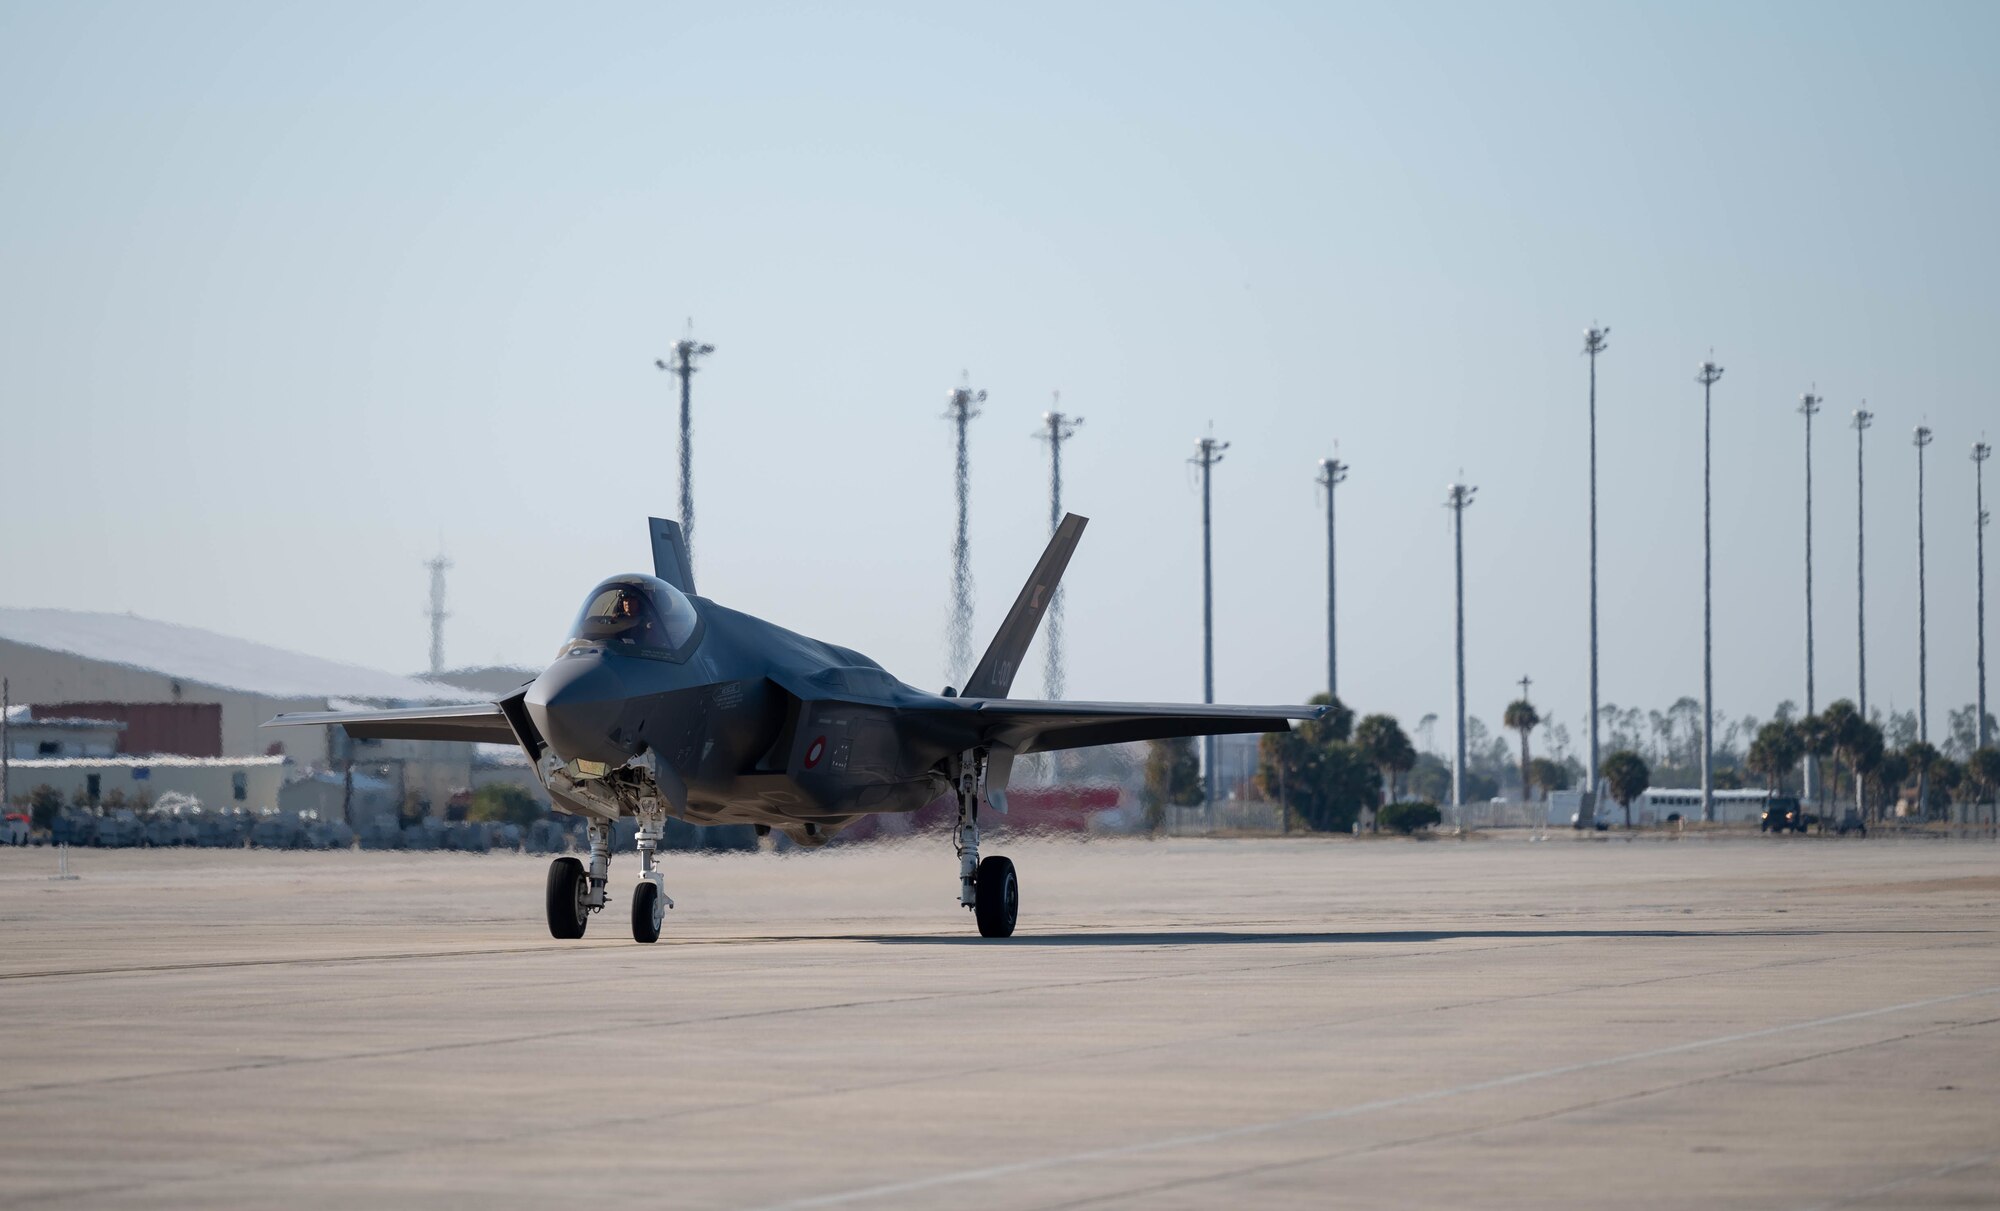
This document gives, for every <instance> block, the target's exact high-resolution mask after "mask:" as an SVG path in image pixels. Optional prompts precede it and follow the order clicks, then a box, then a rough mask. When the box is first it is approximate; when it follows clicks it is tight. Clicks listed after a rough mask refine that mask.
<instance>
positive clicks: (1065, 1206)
mask: <svg viewBox="0 0 2000 1211" xmlns="http://www.w3.org/2000/svg"><path fill="white" fill-rule="evenodd" d="M1996 1022H2000V1018H1980V1019H1977V1020H1975V1021H1969V1022H1947V1023H1945V1024H1943V1025H1940V1026H1933V1027H1930V1028H1929V1029H1927V1030H1912V1031H1909V1032H1907V1033H1904V1034H1898V1035H1891V1036H1889V1037H1888V1038H1883V1039H1870V1040H1869V1041H1867V1042H1865V1043H1856V1044H1854V1045H1853V1046H1850V1047H1834V1048H1830V1049H1828V1050H1826V1051H1814V1052H1809V1053H1808V1054H1806V1055H1795V1056H1790V1057H1788V1058H1786V1059H1782V1060H1772V1061H1771V1062H1769V1063H1767V1064H1752V1065H1750V1066H1749V1067H1746V1068H1732V1069H1730V1070H1729V1071H1727V1072H1711V1073H1705V1074H1703V1075H1701V1076H1697V1077H1689V1078H1688V1079H1687V1080H1684V1081H1672V1082H1669V1083H1667V1084H1665V1085H1655V1086H1653V1087H1651V1088H1648V1089H1634V1090H1632V1091H1631V1092H1629V1093H1619V1094H1613V1095H1610V1096H1608V1097H1600V1098H1592V1099H1590V1100H1588V1101H1582V1102H1574V1103H1571V1104H1570V1105H1566V1106H1557V1107H1554V1108H1552V1109H1549V1110H1542V1111H1537V1112H1535V1113H1533V1114H1521V1115H1515V1116H1514V1117H1512V1118H1506V1119H1500V1120H1497V1121H1495V1122H1491V1123H1481V1124H1480V1125H1479V1126H1476V1127H1459V1128H1454V1129H1452V1130H1449V1131H1433V1132H1430V1133H1428V1134H1425V1135H1412V1136H1406V1137H1404V1138H1402V1139H1393V1140H1383V1141H1382V1142H1381V1143H1377V1144H1364V1145H1362V1146H1361V1147H1359V1148H1342V1149H1336V1150H1335V1151H1332V1152H1321V1153H1316V1154H1314V1155H1311V1156H1299V1157H1292V1158H1290V1159H1288V1160H1282V1161H1269V1162H1266V1163H1264V1164H1261V1165H1244V1166H1241V1167H1239V1168H1235V1169H1226V1170H1220V1171H1217V1172H1214V1173H1204V1174H1201V1175H1200V1176H1198V1177H1183V1178H1176V1179H1173V1180H1171V1181H1164V1182H1156V1183H1153V1184H1152V1185H1148V1186H1140V1187H1136V1188H1133V1189H1129V1190H1116V1191H1111V1192H1108V1193H1105V1194H1099V1195H1093V1196H1091V1197H1088V1198H1081V1199H1075V1200H1073V1201H1069V1202H1062V1203H1048V1204H1045V1205H1043V1206H1042V1207H1041V1208H1040V1209H1039V1211H1077V1209H1078V1208H1081V1207H1091V1206H1101V1205H1104V1204H1108V1203H1115V1202H1119V1201H1121V1200H1124V1199H1130V1198H1138V1197H1142V1196H1145V1195H1149V1194H1159V1193H1162V1192H1164V1191H1167V1190H1179V1189H1186V1188H1188V1187H1192V1186H1202V1185H1208V1184H1210V1183H1213V1182H1219V1181H1228V1180H1230V1179H1232V1178H1239V1177H1248V1176H1250V1175H1252V1174H1260V1173H1276V1172H1279V1171H1280V1170H1284V1169H1299V1168H1303V1167H1305V1166H1307V1165H1315V1164H1323V1163H1325V1162H1328V1161H1339V1160H1347V1159H1349V1158H1350V1157H1356V1156H1369V1155H1373V1154H1375V1153H1378V1152H1393V1151H1395V1150H1396V1149H1398V1148H1410V1147H1415V1146H1418V1145H1422V1144H1435V1143H1439V1142H1442V1141H1444V1140H1458V1139H1470V1138H1472V1137H1473V1136H1477V1135H1485V1134H1487V1133H1489V1132H1493V1131H1503V1130H1505V1129H1507V1128H1509V1127H1519V1126H1522V1125H1524V1124H1527V1123H1540V1122H1547V1121H1549V1120H1551V1119H1559V1118H1563V1117H1565V1116H1567V1115H1572V1114H1580V1113H1583V1112H1585V1111H1591V1110H1602V1109H1604V1108H1605V1107H1607V1106H1617V1105H1622V1104H1624V1103H1626V1102H1636V1101H1641V1100H1643V1099H1645V1098H1649V1097H1658V1096H1659V1095H1661V1094H1663V1093H1674V1092H1676V1091H1679V1090H1682V1089H1692V1088H1694V1087H1696V1086H1699V1085H1711V1084H1714V1083H1716V1082H1718V1081H1729V1080H1735V1079H1736V1078H1738V1077H1745V1076H1755V1075H1757V1074H1758V1073H1760V1072H1772V1071H1775V1070H1777V1069H1779V1068H1791V1067H1794V1066H1796V1065H1799V1064H1810V1063H1812V1062H1813V1061H1815V1060H1824V1059H1831V1058H1832V1057H1834V1056H1838V1055H1851V1054H1853V1053H1854V1052H1857V1051H1867V1050H1869V1049H1870V1048H1874V1047H1886V1046H1889V1045H1890V1044H1892V1043H1903V1042H1908V1041H1909V1040H1911V1039H1921V1038H1928V1037H1930V1036H1932V1035H1938V1034H1949V1033H1951V1032H1952V1031H1955V1030H1970V1029H1973V1028H1975V1027H1979V1026H1991V1025H1993V1024H1994V1023H1996ZM1985 1155H1986V1157H1988V1158H1990V1157H1992V1156H1994V1155H2000V1154H1995V1153H1987V1154H1985ZM1978 1159H1980V1158H1975V1159H1974V1160H1972V1161H1968V1162H1967V1163H1965V1164H1958V1163H1956V1162H1954V1163H1953V1165H1950V1166H1946V1167H1945V1168H1944V1169H1940V1170H1932V1171H1928V1172H1925V1173H1921V1174H1917V1175H1915V1176H1912V1177H1906V1178H1902V1179H1899V1180H1897V1181H1894V1182H1890V1183H1889V1184H1887V1185H1886V1186H1880V1187H1876V1188H1874V1189H1871V1190H1864V1191H1861V1192H1859V1193H1856V1194H1851V1195H1846V1196H1843V1197H1842V1198H1840V1199H1837V1200H1835V1201H1834V1202H1830V1203H1822V1204H1820V1207H1821V1208H1824V1207H1837V1206H1840V1205H1841V1204H1842V1203H1844V1202H1853V1201H1857V1200H1859V1199H1862V1198H1865V1197H1868V1196H1869V1195H1870V1194H1875V1193H1880V1192H1882V1191H1883V1190H1890V1189H1894V1188H1896V1187H1898V1186H1902V1185H1907V1184H1909V1183H1910V1182H1915V1181H1921V1180H1923V1179H1925V1178H1927V1177H1934V1176H1940V1175H1942V1174H1943V1173H1946V1172H1950V1171H1952V1170H1953V1169H1956V1168H1969V1167H1971V1165H1972V1164H1976V1163H1977V1160H1978ZM1814 1211H1819V1209H1818V1208H1815V1209H1814Z"/></svg>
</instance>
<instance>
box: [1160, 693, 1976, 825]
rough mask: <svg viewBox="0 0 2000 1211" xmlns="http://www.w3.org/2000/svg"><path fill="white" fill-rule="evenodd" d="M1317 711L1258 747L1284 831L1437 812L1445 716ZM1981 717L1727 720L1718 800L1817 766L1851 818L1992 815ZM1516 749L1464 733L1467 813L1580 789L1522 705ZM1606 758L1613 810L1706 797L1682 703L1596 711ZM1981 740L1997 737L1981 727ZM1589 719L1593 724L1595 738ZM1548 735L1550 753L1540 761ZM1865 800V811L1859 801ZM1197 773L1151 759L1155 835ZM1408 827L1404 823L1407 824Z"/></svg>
mask: <svg viewBox="0 0 2000 1211" xmlns="http://www.w3.org/2000/svg"><path fill="white" fill-rule="evenodd" d="M1309 701H1310V702H1311V703H1312V704H1314V705H1323V706H1330V707H1332V708H1333V709H1331V710H1329V711H1328V712H1327V713H1326V715H1325V716H1324V717H1322V718H1320V719H1317V720H1312V721H1309V722H1306V723H1302V724H1300V725H1298V726H1297V727H1294V728H1292V729H1290V730H1289V731H1284V732H1273V733H1270V734H1267V735H1265V736H1263V737H1262V738H1261V739H1260V740H1259V743H1258V768H1257V774H1256V777H1255V786H1256V789H1257V791H1258V793H1259V794H1261V795H1263V796H1265V797H1266V798H1268V799H1270V800H1272V801H1274V802H1278V803H1281V804H1283V807H1284V810H1285V811H1286V812H1287V813H1288V815H1289V818H1291V819H1293V820H1296V821H1297V822H1299V823H1300V824H1301V825H1303V826H1305V827H1307V828H1312V829H1316V830H1320V831H1327V832H1346V831H1349V830H1351V829H1353V828H1354V827H1355V825H1356V824H1357V823H1359V824H1361V825H1362V826H1363V827H1364V828H1366V827H1374V826H1376V825H1377V824H1379V823H1384V820H1383V819H1382V817H1381V815H1380V813H1382V812H1384V810H1385V809H1386V808H1388V807H1390V806H1391V805H1394V804H1397V803H1399V802H1410V803H1423V804H1430V805H1435V804H1438V803H1444V802H1447V801H1449V800H1450V798H1451V764H1450V761H1449V758H1448V757H1447V756H1446V754H1444V753H1442V752H1440V751H1438V750H1437V748H1436V746H1435V738H1436V730H1437V723H1438V717H1437V716H1436V715H1435V714H1426V715H1424V716H1423V717H1422V718H1421V719H1420V720H1419V721H1418V723H1417V726H1416V732H1417V736H1418V738H1419V739H1420V740H1421V744H1419V743H1416V742H1413V740H1412V738H1411V736H1410V735H1409V734H1408V733H1407V732H1405V731H1404V729H1403V727H1402V725H1401V724H1400V723H1399V722H1398V721H1397V719H1396V718H1395V716H1393V715H1388V714H1370V715H1364V716H1361V717H1360V718H1359V719H1357V718H1356V717H1355V713H1354V711H1353V710H1352V709H1351V708H1349V707H1348V706H1347V705H1346V704H1345V703H1342V702H1340V701H1339V700H1338V699H1334V698H1330V697H1329V696H1328V695H1326V694H1323V693H1322V694H1316V695H1314V696H1313V697H1312V698H1311V699H1310V700H1309ZM1977 714H1978V712H1977V709H1976V708H1975V707H1973V706H1971V705H1968V706H1966V707H1964V708H1962V709H1958V710H1952V711H1949V712H1947V718H1948V728H1947V732H1946V735H1945V737H1944V738H1943V743H1942V744H1939V745H1932V744H1929V743H1926V742H1925V741H1922V740H1919V739H1918V738H1917V733H1918V726H1917V719H1916V714H1915V712H1913V711H1902V712H1895V711H1892V712H1889V713H1888V714H1887V715H1884V714H1883V712H1881V711H1880V710H1879V709H1877V710H1875V711H1872V712H1870V717H1868V718H1863V717H1862V715H1861V712H1860V710H1859V709H1858V708H1857V707H1856V706H1855V705H1854V703H1853V702H1852V701H1850V700H1848V699H1844V698H1843V699H1840V700H1838V701H1835V702H1833V703H1832V704H1830V705H1829V706H1828V707H1827V708H1826V709H1825V710H1823V711H1820V712H1818V713H1816V714H1811V715H1807V714H1801V713H1800V711H1799V709H1798V706H1797V704H1796V703H1793V702H1791V701H1785V702H1781V703H1779V704H1778V706H1777V707H1776V708H1775V710H1774V711H1773V712H1772V716H1771V717H1770V718H1769V719H1760V718H1758V717H1757V716H1755V715H1748V714H1746V715H1736V716H1732V715H1727V714H1724V713H1720V712H1719V713H1718V715H1717V719H1716V728H1715V744H1714V760H1713V767H1712V768H1713V778H1714V785H1715V788H1716V789H1718V790H1734V789H1743V788H1745V787H1747V786H1750V785H1753V784H1757V783H1761V784H1762V785H1764V786H1765V787H1766V788H1767V789H1769V790H1771V791H1772V792H1773V793H1784V792H1786V791H1791V790H1795V789H1796V790H1797V791H1799V792H1803V789H1804V788H1803V786H1802V785H1801V783H1802V780H1803V768H1804V761H1805V758H1806V757H1807V756H1808V755H1812V756H1814V757H1816V758H1818V763H1817V764H1818V768H1819V769H1820V771H1821V773H1820V779H1821V781H1820V787H1819V797H1820V798H1821V799H1822V800H1823V801H1829V802H1844V803H1848V804H1852V805H1855V806H1856V808H1857V810H1859V811H1860V812H1861V813H1862V814H1863V815H1864V817H1865V816H1869V815H1872V816H1873V817H1875V818H1877V819H1879V818H1881V817H1882V816H1883V815H1884V814H1886V812H1887V811H1888V809H1889V807H1890V805H1892V804H1894V803H1896V802H1898V801H1900V800H1901V799H1902V798H1903V797H1904V795H1905V792H1914V793H1915V795H1916V797H1917V798H1918V799H1920V800H1921V803H1920V806H1919V811H1920V813H1921V814H1922V816H1923V817H1924V818H1926V819H1929V818H1935V817H1937V816H1940V815H1942V814H1944V813H1945V812H1946V811H1947V810H1948V809H1949V805H1950V804H1952V803H1954V802H1968V803H1970V802H1976V803H1990V802H1992V801H1994V799H1995V797H1996V796H2000V751H1996V750H1995V749H1994V748H1992V747H1990V746H1989V747H1981V746H1980V745H1979V734H1980V729H1979V726H1978V720H1977ZM1501 719H1502V725H1503V727H1504V728H1505V729H1506V730H1507V731H1508V732H1511V733H1513V738H1512V739H1509V738H1507V737H1502V736H1496V735H1494V734H1493V733H1492V732H1491V731H1490V730H1489V729H1488V728H1487V726H1486V725H1485V724H1484V723H1483V722H1482V721H1480V720H1479V719H1478V718H1477V717H1476V716H1468V717H1467V720H1466V756H1467V760H1466V769H1465V773H1464V780H1465V785H1464V796H1465V799H1466V801H1467V802H1481V801H1484V800H1489V799H1494V798H1498V797H1500V796H1501V795H1502V794H1503V793H1505V794H1507V795H1508V797H1510V798H1512V797H1518V798H1519V799H1522V800H1531V799H1535V798H1539V797H1542V796H1545V795H1547V794H1548V793H1550V792H1552V791H1562V790H1569V789H1572V788H1574V787H1577V786H1579V785H1580V784H1581V783H1582V782H1583V781H1584V776H1585V771H1584V768H1583V765H1582V763H1581V761H1579V760H1578V758H1577V756H1576V754H1575V753H1574V752H1572V751H1571V743H1572V742H1571V738H1570V732H1569V730H1568V728H1567V727H1565V726H1564V725H1563V724H1561V723H1560V722H1556V721H1552V720H1545V719H1544V718H1543V717H1542V716H1541V714H1540V712H1539V711H1538V710H1537V709H1536V708H1535V706H1534V704H1533V703H1532V702H1530V701H1528V700H1527V699H1526V698H1517V699H1515V700H1514V701H1512V702H1510V703H1508V704H1507V706H1506V708H1505V710H1504V711H1503V712H1502V716H1501ZM1600 720H1601V723H1600V736H1601V738H1602V741H1603V744H1604V749H1605V752H1606V755H1605V757H1604V759H1603V765H1602V767H1601V768H1600V770H1599V773H1600V776H1601V777H1603V778H1604V779H1605V784H1606V785H1605V789H1606V791H1607V792H1608V793H1609V795H1610V797H1611V798H1613V799H1614V800H1615V801H1617V802H1619V803H1620V804H1621V805H1623V806H1624V807H1625V808H1626V823H1627V824H1630V822H1631V813H1630V805H1631V803H1632V801H1633V800H1636V799H1637V798H1638V797H1639V795H1640V794H1642V793H1643V792H1644V791H1645V790H1646V788H1647V787H1648V786H1652V785H1658V786H1685V787H1694V786H1699V785H1700V784H1701V704H1700V703H1699V701H1697V700H1696V699H1694V698H1691V697H1683V698H1680V699H1678V700H1676V701H1675V702H1674V703H1673V704H1672V705H1671V706H1669V707H1667V708H1666V709H1665V710H1663V711H1662V710H1656V711H1642V710H1640V709H1638V708H1636V707H1635V708H1621V707H1618V706H1616V705H1612V704H1606V705H1605V706H1604V707H1603V708H1602V711H1601V712H1600ZM1986 723H1987V727H1986V735H1988V736H1993V735H1995V734H1996V731H2000V726H1997V725H1996V721H1995V719H1994V717H1993V716H1992V715H1991V714H1990V713H1989V714H1988V715H1987V719H1986ZM1587 724H1588V720H1587V718H1586V720H1585V725H1586V727H1587ZM1537 733H1540V736H1539V739H1540V740H1541V742H1542V744H1543V747H1544V748H1545V750H1546V751H1545V752H1544V753H1542V754H1541V755H1539V756H1538V755H1536V754H1535V752H1534V751H1533V750H1534V743H1533V740H1534V738H1536V734H1537ZM1857 795H1859V798H1857ZM1201 797H1202V780H1201V765H1200V760H1199V757H1198V756H1197V754H1196V750H1195V744H1194V742H1193V741H1192V740H1173V741H1157V742H1154V743H1153V745H1152V746H1151V749H1150V751H1149V753H1148V756H1147V760H1146V769H1145V790H1144V795H1143V798H1144V801H1145V805H1146V808H1147V811H1148V814H1149V818H1150V819H1151V820H1152V821H1153V822H1154V823H1156V824H1157V823H1158V822H1159V820H1160V819H1161V818H1162V816H1163V814H1164V811H1165V809H1166V808H1167V807H1168V806H1177V807H1192V806H1195V805H1198V804H1199V803H1200V802H1201ZM1399 815H1400V813H1399Z"/></svg>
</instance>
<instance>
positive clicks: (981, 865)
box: [952, 752, 1021, 938]
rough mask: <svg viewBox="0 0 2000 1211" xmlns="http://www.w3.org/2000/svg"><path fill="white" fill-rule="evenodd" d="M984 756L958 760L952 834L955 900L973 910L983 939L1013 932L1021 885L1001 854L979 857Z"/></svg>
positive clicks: (984, 777)
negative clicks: (955, 859) (955, 864)
mask: <svg viewBox="0 0 2000 1211" xmlns="http://www.w3.org/2000/svg"><path fill="white" fill-rule="evenodd" d="M985 782H986V755H985V754H984V753H983V752H970V753H966V754H965V755H964V756H963V757H961V758H960V759H959V761H958V780H957V792H958V827H957V829H956V830H955V831H954V832H953V833H952V844H953V847H954V848H956V849H957V850H958V902H959V904H961V905H962V906H964V907H966V908H970V909H971V910H972V919H973V920H974V921H976V922H978V923H979V936H980V937H982V938H1006V937H1012V936H1013V933H1014V922H1015V919H1016V918H1017V917H1018V916H1019V915H1020V910H1021V886H1020V883H1019V882H1018V881H1017V880H1016V879H1015V877H1014V864H1013V863H1012V862H1010V861H1008V860H1007V859H1006V858H1002V857H998V856H995V857H991V858H987V859H985V860H984V861H981V860H980V857H979V800H980V799H981V798H983V797H984V794H985V789H986V787H985Z"/></svg>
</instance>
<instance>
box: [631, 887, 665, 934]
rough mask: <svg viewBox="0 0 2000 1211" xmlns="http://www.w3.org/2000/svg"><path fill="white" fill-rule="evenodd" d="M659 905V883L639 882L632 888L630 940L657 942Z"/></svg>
mask: <svg viewBox="0 0 2000 1211" xmlns="http://www.w3.org/2000/svg"><path fill="white" fill-rule="evenodd" d="M659 907H660V886H659V884H657V883H641V884H639V886H637V887H635V888H633V889H632V940H633V941H634V942H657V941H659V940H660V913H659Z"/></svg>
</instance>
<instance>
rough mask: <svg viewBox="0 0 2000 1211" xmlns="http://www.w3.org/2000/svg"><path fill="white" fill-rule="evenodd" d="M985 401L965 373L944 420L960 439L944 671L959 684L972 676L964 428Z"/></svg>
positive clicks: (947, 399)
mask: <svg viewBox="0 0 2000 1211" xmlns="http://www.w3.org/2000/svg"><path fill="white" fill-rule="evenodd" d="M985 402H986V392H984V391H975V390H973V389H972V376H971V375H970V374H962V375H961V376H960V383H959V386H958V387H957V389H956V390H954V391H953V392H952V393H951V394H950V395H949V396H947V397H945V413H944V419H946V420H948V421H950V422H951V425H952V430H953V432H954V434H955V435H956V437H957V439H958V457H957V461H956V462H955V463H954V465H953V481H952V482H953V490H954V493H955V495H956V496H957V499H958V525H957V528H956V529H955V530H953V532H952V540H951V629H950V632H949V634H948V635H947V637H946V639H947V645H948V647H949V649H950V654H949V656H948V659H949V660H950V662H951V667H950V668H947V669H946V670H945V680H946V681H948V682H951V683H953V684H957V685H963V684H964V681H963V678H966V677H969V676H971V675H972V538H971V513H972V461H971V452H970V450H969V448H968V446H967V444H966V433H965V430H966V425H967V424H969V423H970V422H971V421H972V420H973V419H975V418H976V417H978V415H979V412H980V407H979V406H980V405H981V404H983V403H985Z"/></svg>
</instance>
